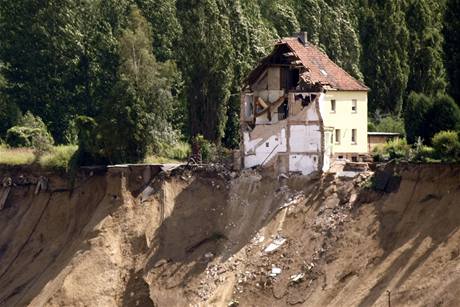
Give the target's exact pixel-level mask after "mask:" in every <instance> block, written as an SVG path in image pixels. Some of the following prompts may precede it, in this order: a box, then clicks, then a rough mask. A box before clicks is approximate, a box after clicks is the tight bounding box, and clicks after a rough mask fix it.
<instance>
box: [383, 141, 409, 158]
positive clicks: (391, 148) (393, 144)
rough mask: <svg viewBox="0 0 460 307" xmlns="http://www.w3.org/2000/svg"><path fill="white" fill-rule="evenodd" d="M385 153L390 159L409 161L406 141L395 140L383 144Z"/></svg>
mask: <svg viewBox="0 0 460 307" xmlns="http://www.w3.org/2000/svg"><path fill="white" fill-rule="evenodd" d="M385 151H386V152H387V153H388V156H389V157H390V159H402V158H404V159H409V153H410V146H409V145H408V144H407V141H406V139H400V138H396V139H393V140H390V141H388V142H387V143H386V144H385Z"/></svg>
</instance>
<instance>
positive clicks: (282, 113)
mask: <svg viewBox="0 0 460 307" xmlns="http://www.w3.org/2000/svg"><path fill="white" fill-rule="evenodd" d="M287 116H288V101H287V99H285V100H284V102H283V103H282V104H281V105H280V106H279V107H278V120H283V119H286V118H287Z"/></svg>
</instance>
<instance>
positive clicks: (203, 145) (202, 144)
mask: <svg viewBox="0 0 460 307" xmlns="http://www.w3.org/2000/svg"><path fill="white" fill-rule="evenodd" d="M192 146H194V147H195V151H198V154H199V155H200V157H201V160H202V161H203V162H205V163H207V162H213V161H216V159H217V147H216V146H215V145H214V144H213V143H211V142H209V141H208V140H207V139H205V138H204V137H203V136H202V135H201V134H198V135H197V136H195V138H194V139H193V145H192ZM194 154H195V152H194Z"/></svg>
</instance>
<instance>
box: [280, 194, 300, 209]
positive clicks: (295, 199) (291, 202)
mask: <svg viewBox="0 0 460 307" xmlns="http://www.w3.org/2000/svg"><path fill="white" fill-rule="evenodd" d="M304 199H305V195H304V194H303V193H300V194H297V195H295V196H293V197H290V198H289V199H288V201H287V202H286V203H284V204H283V205H282V206H281V207H280V210H281V209H284V208H287V207H290V206H293V205H297V204H299V203H300V202H301V201H303V200H304Z"/></svg>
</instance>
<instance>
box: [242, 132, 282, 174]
mask: <svg viewBox="0 0 460 307" xmlns="http://www.w3.org/2000/svg"><path fill="white" fill-rule="evenodd" d="M243 139H244V166H245V167H246V168H250V167H254V166H257V165H265V164H267V163H268V162H270V161H271V160H272V159H273V158H274V157H275V156H276V155H277V154H278V153H282V152H286V150H287V141H286V127H285V125H276V126H268V127H267V126H266V125H260V126H256V127H255V129H254V130H253V131H252V132H244V133H243Z"/></svg>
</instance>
